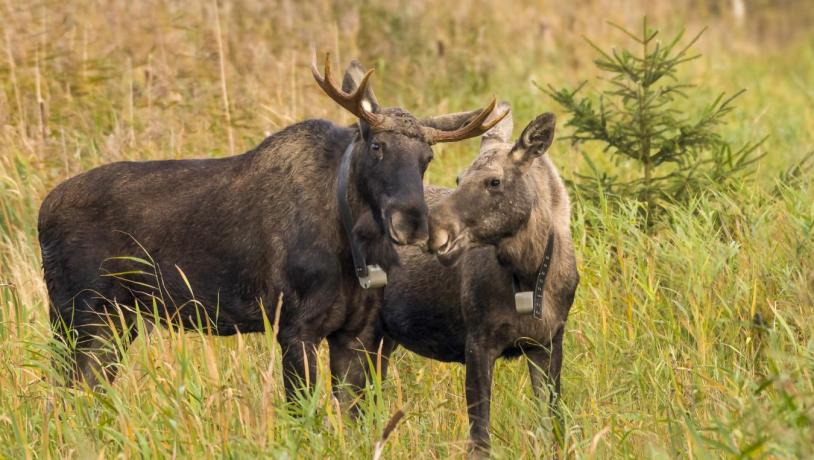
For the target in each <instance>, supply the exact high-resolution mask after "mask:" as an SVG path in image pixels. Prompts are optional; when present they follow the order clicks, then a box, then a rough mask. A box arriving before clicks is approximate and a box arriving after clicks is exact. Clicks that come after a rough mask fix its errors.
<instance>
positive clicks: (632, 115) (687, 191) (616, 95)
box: [541, 17, 765, 221]
mask: <svg viewBox="0 0 814 460" xmlns="http://www.w3.org/2000/svg"><path fill="white" fill-rule="evenodd" d="M611 25H612V26H613V27H615V28H617V29H619V30H620V31H621V32H622V33H624V34H626V35H627V36H628V37H630V38H631V39H633V40H634V41H635V42H636V43H637V44H638V47H639V49H638V51H637V52H635V53H634V52H631V51H629V50H627V49H623V50H617V49H613V50H612V51H611V52H610V54H609V53H606V52H605V51H603V50H602V49H600V48H599V47H598V46H597V45H596V44H594V43H593V42H591V41H590V40H588V39H587V38H586V41H587V42H588V44H589V45H590V46H591V47H593V48H594V49H595V50H596V51H597V53H599V57H598V58H597V59H596V60H595V61H594V63H595V64H596V66H597V67H598V68H599V69H601V70H604V71H607V72H609V73H610V75H611V76H610V78H607V79H605V82H606V85H605V88H604V89H602V90H601V91H600V93H599V97H598V98H590V97H581V96H579V94H578V93H579V92H580V90H582V88H583V87H584V86H585V82H583V83H582V84H581V85H579V86H578V87H577V88H576V89H574V90H569V89H560V90H555V89H554V88H553V87H551V86H550V85H549V86H548V88H547V89H546V88H541V89H542V90H543V91H544V92H545V93H546V94H548V95H549V96H551V97H552V98H553V99H554V100H555V101H556V102H557V103H559V104H560V105H561V106H562V107H563V108H564V109H565V111H566V112H567V113H568V114H569V115H570V119H569V120H568V122H567V123H566V124H565V125H566V126H567V127H570V128H572V132H571V134H570V135H568V136H566V137H565V138H566V139H569V140H571V141H572V142H574V143H578V142H588V141H597V142H600V143H602V144H604V150H603V151H604V152H605V153H608V154H610V155H612V156H613V157H615V159H616V160H622V161H621V163H631V162H632V163H633V164H636V165H638V177H635V178H633V179H626V180H623V179H620V178H618V177H617V176H611V175H608V174H607V173H600V172H599V171H598V170H597V168H596V166H595V163H594V162H592V161H591V159H590V157H589V156H587V155H586V159H587V162H588V165H589V166H590V167H591V168H592V169H593V173H594V174H593V176H585V175H577V179H578V183H576V184H575V185H577V186H578V188H579V189H581V190H582V191H583V192H588V193H589V195H590V194H594V193H596V192H597V191H598V188H597V186H598V187H599V188H601V189H603V191H604V192H605V193H606V194H607V195H611V196H617V197H636V198H638V199H639V200H641V201H642V202H643V203H644V205H645V210H646V211H647V214H646V215H647V216H648V217H647V221H650V218H651V217H652V216H653V215H654V213H655V212H656V211H657V210H658V209H660V208H661V205H662V204H664V203H665V202H667V201H683V200H686V199H687V198H688V197H689V196H691V195H692V194H693V193H694V192H696V191H699V190H701V189H703V188H706V187H708V186H710V185H712V184H717V185H725V184H726V183H727V182H729V181H731V180H734V179H741V178H742V177H743V176H745V175H747V174H748V173H750V172H751V171H752V170H753V168H751V166H752V165H753V164H754V163H755V162H756V161H757V160H758V159H759V158H760V157H761V156H762V155H758V154H757V149H758V147H759V146H760V145H761V144H762V143H763V140H765V138H764V139H763V140H761V141H759V142H756V143H753V144H746V145H744V146H743V147H741V148H740V149H737V150H735V149H733V148H732V147H731V146H730V145H729V143H727V142H726V141H725V140H724V139H723V138H722V137H721V135H720V134H719V132H718V128H719V127H720V125H721V123H722V121H723V119H724V117H725V116H726V115H727V114H728V113H729V112H731V111H732V109H733V105H732V102H733V101H734V100H735V98H737V97H738V96H739V95H741V94H742V93H743V90H741V91H739V92H737V93H735V94H734V95H731V96H728V97H726V96H725V95H724V94H723V93H721V94H720V95H719V96H718V97H717V98H715V99H714V100H713V101H712V102H711V103H710V104H708V105H707V106H706V107H705V108H704V109H703V110H701V111H700V113H697V114H687V113H686V112H685V111H684V110H680V109H679V107H678V101H679V99H682V98H683V99H686V98H687V97H688V95H687V91H688V90H689V89H691V88H692V87H693V85H691V84H688V83H685V82H682V81H680V80H679V79H678V77H677V71H678V68H679V66H680V65H681V64H684V63H686V62H688V61H691V60H693V59H696V58H698V57H700V55H697V54H696V55H691V54H690V53H689V49H690V47H692V45H693V44H695V43H696V41H698V39H699V38H700V37H701V34H702V33H703V30H702V31H701V32H700V33H699V34H698V35H696V36H695V37H694V38H693V39H692V40H690V42H689V43H688V44H687V45H686V46H683V47H679V42H680V41H681V39H682V38H683V36H684V32H683V31H682V32H681V33H679V34H678V35H676V36H675V37H674V38H673V39H672V40H670V41H669V42H668V43H667V44H662V43H660V42H658V41H656V37H657V36H658V33H659V32H658V30H653V29H650V28H648V26H647V18H646V17H645V18H644V19H643V21H642V30H641V35H636V34H635V33H633V32H630V31H628V30H626V29H624V28H622V27H620V26H618V25H615V24H611ZM597 99H598V102H596V100H597Z"/></svg>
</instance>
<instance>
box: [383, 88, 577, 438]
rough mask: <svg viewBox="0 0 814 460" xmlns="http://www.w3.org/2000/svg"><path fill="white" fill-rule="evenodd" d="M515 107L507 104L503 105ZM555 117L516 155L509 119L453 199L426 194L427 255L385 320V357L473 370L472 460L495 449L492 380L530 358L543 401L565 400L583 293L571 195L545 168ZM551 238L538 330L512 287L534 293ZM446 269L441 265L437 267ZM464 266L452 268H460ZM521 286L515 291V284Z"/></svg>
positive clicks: (415, 257) (401, 286)
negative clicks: (404, 353)
mask: <svg viewBox="0 0 814 460" xmlns="http://www.w3.org/2000/svg"><path fill="white" fill-rule="evenodd" d="M501 105H505V106H506V107H508V104H505V103H502V104H501ZM554 125H555V120H554V115H552V114H550V113H546V114H544V115H541V116H539V117H537V118H536V119H535V120H534V121H532V122H531V123H530V124H529V125H528V126H527V127H526V128H525V129H524V130H523V133H522V134H521V135H520V139H518V140H517V142H515V143H511V142H510V141H509V140H510V137H511V133H512V121H511V115H509V116H508V117H506V118H504V120H503V121H502V122H501V123H500V124H498V125H497V126H495V127H494V128H493V129H492V130H491V131H489V132H488V133H487V134H486V135H485V136H484V137H483V139H482V143H481V149H480V155H479V156H478V157H477V158H476V159H475V161H474V163H473V164H472V165H471V166H470V167H469V168H468V169H467V170H466V171H464V172H463V173H462V174H461V175H460V177H459V178H458V188H457V189H455V190H454V191H453V190H447V189H441V188H436V187H428V189H427V192H426V194H425V196H426V199H427V202H428V204H429V205H430V207H431V211H430V243H429V245H430V250H431V251H433V252H435V253H436V255H437V259H436V258H435V257H433V256H431V255H429V254H426V253H423V252H421V251H420V250H418V249H411V248H404V249H402V250H400V251H399V253H400V255H401V261H402V265H401V267H400V268H397V269H394V270H393V277H392V279H393V282H392V283H391V284H389V285H388V286H387V287H386V288H385V295H384V299H385V300H384V305H383V307H382V309H381V311H380V323H379V329H380V333H382V334H384V340H385V346H384V352H385V354H387V355H389V354H390V353H391V352H392V350H393V349H394V348H395V346H396V344H401V345H403V346H404V347H406V348H407V349H409V350H411V351H413V352H415V353H418V354H420V355H423V356H426V357H429V358H433V359H437V360H440V361H452V362H461V363H466V402H467V405H468V408H469V423H470V437H471V441H472V446H473V447H474V448H475V449H476V453H485V452H488V449H489V402H490V395H491V384H492V369H493V366H494V362H495V360H496V359H497V358H499V357H507V358H510V357H516V356H519V355H521V354H522V355H525V356H526V357H527V358H528V359H529V373H530V374H531V381H532V384H533V386H534V392H535V394H537V396H538V397H541V396H542V393H543V390H544V388H545V387H546V386H549V387H550V389H551V392H552V393H551V404H552V408H553V405H554V404H556V400H557V397H558V394H559V391H560V369H561V366H562V340H563V331H564V327H565V321H566V319H567V318H568V311H569V310H570V308H571V304H572V303H573V300H574V292H575V290H576V287H577V284H578V282H579V275H578V273H577V270H576V265H575V258H574V249H573V245H572V242H571V232H570V229H569V219H570V205H569V200H568V195H567V193H566V190H565V187H564V185H563V183H562V180H561V179H560V177H559V175H558V173H557V170H556V169H555V168H554V166H553V165H552V163H551V161H549V159H548V158H547V157H546V156H544V155H543V154H544V153H545V152H546V150H547V149H548V147H549V146H550V145H551V142H552V139H553V137H554ZM549 235H553V237H552V239H551V243H550V244H552V245H553V247H552V252H551V253H549V254H550V256H551V257H550V270H549V271H548V276H547V277H546V279H545V282H544V291H543V299H544V300H543V306H544V307H543V308H544V309H543V313H542V317H541V319H537V318H535V317H533V316H531V315H527V314H521V313H518V312H517V311H516V310H515V299H514V295H513V292H512V291H513V284H517V285H518V286H517V288H518V289H519V290H521V291H531V290H533V289H534V287H535V283H536V282H537V278H538V273H539V271H540V270H541V264H542V263H543V259H544V256H545V254H546V252H547V251H546V247H547V243H548V241H549ZM439 261H440V263H439ZM456 262H458V263H457V265H455V263H456ZM513 278H514V280H515V281H514V282H513Z"/></svg>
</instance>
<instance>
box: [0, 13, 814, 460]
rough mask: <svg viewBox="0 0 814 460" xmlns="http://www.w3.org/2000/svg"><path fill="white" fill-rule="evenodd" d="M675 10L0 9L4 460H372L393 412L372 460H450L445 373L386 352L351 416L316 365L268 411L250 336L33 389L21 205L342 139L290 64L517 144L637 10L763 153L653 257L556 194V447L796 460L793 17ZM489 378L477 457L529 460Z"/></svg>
mask: <svg viewBox="0 0 814 460" xmlns="http://www.w3.org/2000/svg"><path fill="white" fill-rule="evenodd" d="M673 3H674V2H667V1H656V2H644V1H642V2H632V3H631V2H617V1H614V0H593V1H589V0H586V1H582V2H560V3H559V4H553V3H552V4H549V3H547V2H546V3H543V4H539V3H538V2H532V1H522V0H512V1H508V2H495V3H491V2H475V3H472V4H470V3H467V2H443V3H442V2H429V1H422V2H394V3H390V2H380V1H369V2H364V3H363V4H361V5H360V4H357V3H355V2H349V1H348V2H345V1H343V2H338V3H335V2H327V1H313V2H306V3H303V4H300V2H293V1H279V2H273V3H271V4H267V3H266V2H260V1H256V0H243V1H234V2H223V3H218V4H216V3H214V2H212V1H204V0H195V1H190V2H162V3H158V2H156V3H153V2H112V3H111V2H103V3H99V2H92V1H79V2H57V1H52V0H41V1H37V2H23V1H14V0H9V1H5V2H3V3H2V4H1V5H0V15H1V16H0V40H2V50H3V52H2V53H0V56H1V57H2V58H1V59H0V76H1V78H0V458H35V457H42V458H49V457H74V458H76V457H82V458H85V457H114V456H125V457H131V456H144V457H147V456H150V457H165V456H166V457H170V456H175V457H221V456H230V457H256V456H274V457H284V458H286V457H302V458H321V457H331V458H347V457H354V458H355V457H358V458H368V457H370V456H372V454H373V452H374V450H375V445H376V443H377V442H378V441H379V440H380V437H381V435H382V432H383V430H384V428H385V426H386V424H387V422H388V420H389V418H390V416H391V415H392V414H393V413H395V412H396V411H397V410H399V409H403V410H404V412H405V414H406V416H405V418H404V420H403V421H402V422H401V423H400V424H399V425H398V426H397V427H396V429H395V431H394V432H393V433H392V434H391V436H390V437H389V439H388V440H387V442H386V443H385V445H384V451H383V455H384V457H385V458H387V457H396V458H397V457H416V456H417V457H421V458H424V457H429V458H447V457H450V456H460V455H463V454H464V452H465V447H466V444H465V441H466V437H467V419H466V410H465V409H466V408H465V402H464V397H463V368H462V367H461V366H458V365H448V364H443V363H438V362H433V361H429V360H425V359H422V358H418V357H416V356H414V355H411V354H409V353H407V352H404V351H399V352H397V354H396V356H395V362H394V364H393V366H392V371H391V373H390V375H389V378H388V380H387V381H385V382H379V381H375V382H374V383H373V385H371V387H370V388H368V389H367V390H366V396H367V397H366V399H365V400H364V402H363V405H364V408H365V410H364V411H363V412H362V415H361V417H360V418H359V419H358V420H356V421H353V420H351V419H350V418H349V416H348V414H346V413H344V412H343V410H342V409H341V408H340V407H338V406H337V405H336V404H335V402H334V400H333V399H332V397H331V395H330V389H329V387H330V385H329V380H328V379H327V376H328V366H327V359H326V358H327V351H326V349H325V348H321V349H320V352H319V363H318V368H319V374H318V376H316V377H315V378H316V391H315V392H314V393H313V394H307V395H303V396H302V398H301V401H300V402H299V403H298V404H294V405H286V404H285V398H284V395H283V389H282V379H281V372H280V369H279V367H280V359H279V349H278V346H277V344H276V342H275V340H274V337H273V334H272V333H270V332H268V333H265V334H257V335H244V336H240V335H238V336H235V337H230V338H212V337H208V336H206V335H204V334H202V333H181V332H178V331H175V330H160V329H159V330H155V331H153V332H152V333H151V334H149V335H148V334H141V335H140V338H139V339H138V340H137V341H136V343H135V344H134V346H133V347H131V349H130V351H129V352H128V355H127V359H126V360H125V362H124V363H123V366H122V368H121V370H120V372H119V378H118V379H117V380H116V382H115V383H114V384H113V385H112V386H111V387H110V388H107V390H106V391H104V392H100V393H90V392H86V391H82V390H68V389H64V388H59V387H54V386H52V385H50V384H49V380H50V379H51V378H52V377H53V375H52V370H51V366H50V362H49V346H50V345H49V341H50V333H49V330H48V326H47V306H46V293H45V288H44V283H43V281H42V273H41V268H40V260H39V251H38V248H37V243H36V215H37V209H38V206H39V203H40V201H41V200H42V198H43V196H44V195H45V193H47V191H48V190H50V189H51V188H52V187H53V186H54V185H56V184H57V183H58V182H59V181H61V180H64V179H65V178H67V177H69V176H71V175H74V174H77V173H79V172H81V171H84V170H87V169H89V168H91V167H93V166H96V165H99V164H103V163H107V162H111V161H117V160H124V159H132V160H142V159H157V158H182V157H207V156H222V155H226V154H229V153H230V152H231V151H233V150H234V151H236V152H239V151H242V150H245V149H247V148H250V147H252V146H254V145H255V144H257V143H258V142H259V141H260V140H261V139H262V137H263V136H264V134H265V133H267V132H272V131H275V130H277V129H279V128H280V127H282V126H285V125H288V124H290V123H292V122H294V121H297V120H301V119H304V118H307V117H327V118H330V119H332V120H336V121H340V122H341V121H345V122H349V121H350V119H349V118H348V116H347V115H346V114H344V113H342V112H341V110H340V109H338V108H337V107H335V105H334V104H332V103H330V102H329V101H328V100H327V98H325V97H324V96H323V95H321V94H320V93H319V91H318V89H317V88H316V85H314V84H313V82H312V81H311V77H310V73H309V71H308V68H307V64H308V60H309V59H310V56H309V55H308V50H309V48H310V46H311V45H314V46H315V47H317V48H318V49H320V50H330V51H333V53H334V56H336V57H337V59H338V61H340V62H341V63H345V62H347V61H348V60H349V59H350V58H351V57H359V58H360V59H361V60H362V62H363V63H365V64H367V65H371V66H375V67H376V68H377V69H378V72H377V73H376V75H375V77H374V85H375V86H376V91H377V95H378V97H379V98H380V100H381V101H382V102H383V103H384V104H386V105H400V106H403V107H405V108H407V109H408V110H411V111H413V112H414V113H416V114H418V115H430V114H436V113H441V112H447V111H454V110H462V109H465V108H470V107H474V106H477V105H479V104H482V103H484V102H485V101H486V100H488V98H489V97H490V96H491V94H493V93H494V94H496V95H498V97H500V98H504V99H508V100H510V101H511V102H512V103H513V106H514V110H515V119H516V120H518V124H523V123H525V122H526V121H527V120H529V119H530V118H531V117H532V116H534V115H536V114H537V113H539V112H542V111H545V110H551V109H552V108H554V104H553V103H552V102H551V101H550V100H548V99H546V97H545V96H544V95H543V94H542V93H540V92H539V91H538V90H537V89H536V87H535V86H534V85H533V82H538V83H541V84H545V83H551V84H553V85H554V86H560V85H562V84H567V85H570V86H573V85H574V84H575V83H577V82H579V81H581V80H583V79H588V78H590V77H592V76H594V74H595V72H596V71H595V70H594V69H593V67H592V65H591V62H590V59H591V56H592V54H591V53H592V52H591V50H590V49H589V48H588V47H587V46H586V45H584V44H583V41H582V39H581V37H580V36H581V35H587V36H589V37H590V38H591V39H592V40H593V41H594V42H597V43H601V44H606V45H607V44H613V43H616V41H617V40H619V37H618V35H617V34H615V33H613V32H612V31H611V30H610V28H609V27H608V26H607V25H606V24H605V22H604V21H605V20H606V19H607V20H613V21H615V22H618V23H621V24H625V25H635V24H637V23H638V22H639V21H640V19H641V15H642V14H644V13H647V14H648V15H649V16H650V17H651V18H652V19H653V23H654V24H657V25H658V26H659V27H660V28H663V29H666V30H668V31H669V30H670V28H675V29H676V30H677V29H678V28H680V27H683V26H686V27H688V28H689V29H690V31H696V30H699V29H700V28H701V27H702V26H704V25H707V26H709V27H710V31H709V33H708V34H706V35H705V38H704V39H703V40H702V42H701V43H700V44H699V49H700V51H702V52H704V53H705V55H704V58H703V59H701V60H699V61H696V62H695V63H694V64H693V65H692V66H691V67H690V70H688V75H686V76H687V77H688V78H690V79H691V80H693V81H696V82H698V83H700V84H701V91H702V92H705V91H708V92H709V95H713V94H716V93H718V92H719V91H728V92H733V91H735V90H738V89H740V88H747V90H748V91H747V93H746V94H745V95H744V96H743V97H742V98H741V99H740V100H739V106H738V109H737V110H736V111H735V112H733V114H732V122H731V123H730V124H729V125H728V127H727V129H726V133H725V134H726V135H727V136H729V138H730V139H731V140H732V141H733V142H734V143H736V144H738V143H743V142H744V141H746V140H749V139H754V136H755V135H756V134H769V135H770V138H769V140H768V141H767V143H766V144H765V145H764V148H765V149H766V151H767V152H768V155H767V157H766V158H765V160H764V161H763V162H762V163H761V165H760V167H759V171H758V174H757V180H756V181H755V183H749V184H743V185H742V186H740V187H739V188H738V189H736V190H731V191H726V192H723V191H716V190H709V191H708V192H707V193H705V194H704V195H702V196H699V197H697V198H696V199H695V200H693V201H692V202H691V203H690V204H689V205H687V206H681V207H673V208H671V209H670V211H669V220H668V221H667V222H665V223H664V224H662V225H661V226H660V227H659V228H657V230H656V231H655V232H654V234H653V235H648V234H646V233H645V232H643V231H642V230H641V229H640V227H639V226H637V224H636V222H637V215H638V214H637V213H638V210H637V208H636V206H638V204H636V203H633V202H631V203H630V205H629V206H626V207H623V208H622V209H621V210H619V209H617V208H616V207H610V206H606V205H605V204H604V203H603V202H601V201H600V202H599V203H594V202H585V201H583V200H582V199H581V198H580V197H578V196H575V197H574V216H573V231H574V238H575V242H576V246H577V252H578V256H579V269H580V272H581V273H582V275H583V277H582V282H581V285H580V288H579V291H578V295H577V299H576V303H575V305H574V309H573V314H572V316H571V318H570V320H569V324H568V332H567V334H566V345H565V353H566V359H565V365H564V373H563V378H564V381H563V388H564V392H565V394H564V398H563V404H564V411H565V419H566V428H567V429H566V446H565V452H566V453H567V454H568V455H569V456H570V455H572V456H574V457H579V458H582V457H599V458H605V457H634V458H641V457H664V458H670V457H677V456H678V457H681V456H686V457H692V458H695V457H723V456H732V457H755V458H759V457H770V458H787V457H811V456H814V447H812V446H814V426H812V424H814V409H813V408H814V375H812V373H814V322H812V320H811V313H810V312H811V309H812V307H813V306H814V204H812V203H814V186H812V185H811V182H810V181H809V180H803V181H800V182H797V183H794V184H789V185H787V184H783V183H782V182H779V181H778V179H777V178H778V177H779V174H780V172H781V171H783V170H785V169H787V168H788V167H789V166H791V165H793V164H794V163H795V162H797V161H798V160H799V159H801V158H803V156H804V155H805V154H806V153H807V152H809V151H811V150H814V130H813V129H812V128H813V127H814V111H811V110H810V107H811V105H812V102H814V93H812V90H811V88H810V86H809V82H810V81H814V36H812V35H811V34H810V31H807V30H806V29H805V28H804V27H797V26H801V25H803V26H804V25H805V24H806V20H807V19H806V18H808V16H807V15H808V14H809V13H808V8H807V7H806V3H805V2H800V4H799V5H797V4H795V3H793V2H786V4H787V5H786V8H785V9H772V8H769V7H764V6H762V5H763V3H760V2H758V6H756V7H755V9H754V10H753V9H750V10H747V14H748V16H747V18H746V20H745V22H744V23H741V22H739V21H738V20H736V19H734V18H731V17H730V14H729V13H728V12H727V10H726V8H723V9H722V8H721V7H720V6H714V5H716V4H717V3H716V2H709V3H707V2H693V3H692V5H693V6H681V7H675V6H673ZM764 3H766V2H764ZM725 4H728V3H726V2H725ZM708 5H713V6H708ZM750 8H751V6H750ZM620 44H621V43H620ZM706 99H707V98H705V99H704V100H706ZM693 102H694V101H689V102H688V104H690V105H691V104H693ZM233 146H234V147H233ZM476 146H477V143H476V141H469V142H465V143H461V144H455V145H443V146H439V147H437V148H436V160H435V161H434V162H433V165H432V166H431V168H430V171H429V172H428V174H427V180H428V182H431V183H436V184H442V185H451V184H452V183H453V182H454V177H455V175H456V173H457V172H458V171H459V170H460V169H461V168H462V167H464V166H465V165H466V164H467V163H468V162H469V160H470V159H471V158H472V156H473V155H474V154H475V152H476ZM582 148H592V147H590V146H588V147H582V146H577V147H571V146H568V145H565V144H564V143H560V144H557V145H555V147H554V148H553V149H552V153H551V155H552V158H553V160H554V162H555V163H556V164H557V165H558V166H560V168H561V169H562V170H563V172H564V174H565V175H566V176H569V175H571V174H572V173H573V172H574V171H584V170H585V166H586V165H585V164H584V162H583V160H582V159H581V156H580V149H582ZM600 166H602V167H612V165H610V164H605V165H600ZM100 186H103V184H100ZM142 327H144V325H142ZM371 365H372V366H374V367H375V363H371ZM495 375H496V379H495V382H494V388H495V391H494V393H495V397H494V402H493V404H494V406H493V413H492V414H493V416H492V417H493V418H492V422H493V423H492V425H493V436H494V455H495V456H496V457H499V458H536V457H540V456H545V455H546V454H547V453H548V452H550V448H551V444H552V443H553V441H554V440H553V437H552V436H551V434H550V430H549V428H550V423H549V420H548V418H547V417H548V416H547V411H546V410H545V407H544V405H543V404H541V403H540V402H538V401H535V400H534V398H533V397H532V396H531V389H530V387H529V382H528V377H527V375H526V372H525V365H521V363H520V362H518V361H509V362H500V363H499V364H498V366H497V370H496V373H495Z"/></svg>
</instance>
